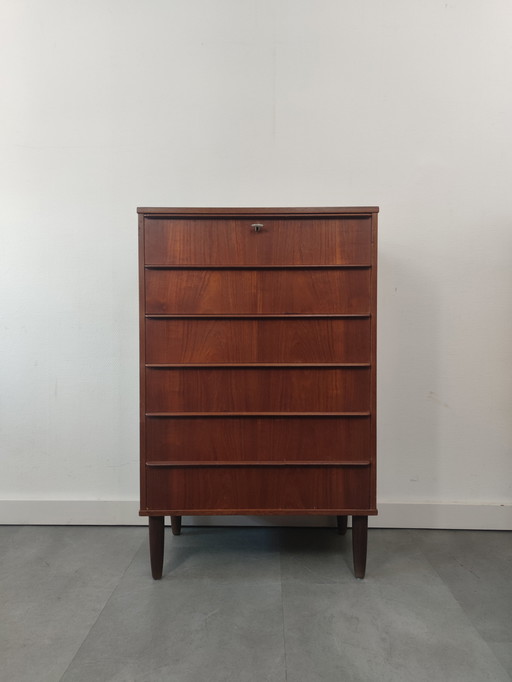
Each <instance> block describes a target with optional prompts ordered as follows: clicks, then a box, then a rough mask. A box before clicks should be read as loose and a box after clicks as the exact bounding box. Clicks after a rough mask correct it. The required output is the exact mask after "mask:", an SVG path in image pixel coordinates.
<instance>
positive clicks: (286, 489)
mask: <svg viewBox="0 0 512 682" xmlns="http://www.w3.org/2000/svg"><path fill="white" fill-rule="evenodd" d="M370 477H371V469H370V467H369V466H364V467H360V466H359V467H358V466H354V467H350V466H348V467H347V466H343V467H341V466H316V465H313V466H257V467H255V466H204V467H203V466H199V467H195V466H194V467H187V466H172V467H148V469H147V471H146V484H147V508H146V509H145V510H144V509H143V510H141V511H142V513H151V512H152V511H153V512H166V514H168V513H170V512H172V513H176V514H181V513H183V514H201V513H205V514H215V513H221V514H257V513H261V514H272V513H275V514H279V513H292V512H293V513H297V514H301V513H304V512H313V513H318V514H321V513H324V512H325V513H328V512H332V513H334V512H336V511H342V510H346V511H347V512H351V511H357V510H360V511H366V513H371V509H374V507H375V504H373V505H372V504H371V499H370V489H371V488H373V486H371V479H370Z"/></svg>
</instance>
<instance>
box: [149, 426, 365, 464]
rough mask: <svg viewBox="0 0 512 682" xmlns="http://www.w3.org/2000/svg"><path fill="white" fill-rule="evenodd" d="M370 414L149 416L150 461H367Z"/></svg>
mask: <svg viewBox="0 0 512 682" xmlns="http://www.w3.org/2000/svg"><path fill="white" fill-rule="evenodd" d="M370 434H371V423H370V418H369V417H303V418H299V417H149V418H148V419H147V423H146V459H147V461H148V462H225V461H233V462H237V461H240V462H258V461H259V462H262V461H263V462H265V461H266V462H269V461H275V462H286V461H288V462H299V461H302V462H310V461H324V462H340V461H343V462H367V461H368V460H369V459H370V451H371V447H370V443H371V435H370Z"/></svg>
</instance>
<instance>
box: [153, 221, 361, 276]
mask: <svg viewBox="0 0 512 682" xmlns="http://www.w3.org/2000/svg"><path fill="white" fill-rule="evenodd" d="M253 225H262V227H257V228H255V227H253ZM371 242H372V230H371V216H370V215H361V216H347V217H346V218H345V217H325V218H318V217H315V218H308V217H304V218H286V219H284V218H274V217H271V218H266V217H265V216H263V217H261V218H258V217H255V218H251V217H247V218H236V219H234V218H210V217H208V218H206V217H205V218H183V217H180V218H162V217H146V219H145V233H144V252H145V257H144V261H145V263H146V264H147V265H171V266H172V265H177V266H187V265H189V266H190V265H198V266H220V265H228V264H229V265H231V266H233V265H242V266H244V265H248V266H252V265H259V266H265V265H270V266H272V265H275V266H282V265H284V266H287V265H298V266H301V265H306V266H307V265H370V264H371V251H372V249H371V246H372V243H371Z"/></svg>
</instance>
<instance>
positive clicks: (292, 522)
mask: <svg viewBox="0 0 512 682" xmlns="http://www.w3.org/2000/svg"><path fill="white" fill-rule="evenodd" d="M378 508H379V515H378V516H371V517H370V519H369V525H370V527H373V528H444V529H461V530H471V529H472V530H512V503H505V504H464V503H436V502H385V501H382V502H379V504H378ZM138 509H139V507H138V502H137V501H134V500H98V501H97V500H0V525H51V526H52V525H69V526H103V525H104V526H138V525H141V526H145V525H146V524H147V518H143V517H140V516H139V515H138ZM334 523H335V520H334V517H329V516H292V517H290V516H196V517H184V518H183V525H202V526H206V525H208V526H317V527H318V526H321V527H325V526H334Z"/></svg>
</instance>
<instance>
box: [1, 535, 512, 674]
mask: <svg viewBox="0 0 512 682" xmlns="http://www.w3.org/2000/svg"><path fill="white" fill-rule="evenodd" d="M166 543H167V544H166V553H165V561H164V577H163V579H162V580H161V581H153V580H152V579H151V577H150V572H149V558H148V548H147V531H146V529H145V528H141V527H137V528H126V527H121V528H110V527H42V526H23V527H12V526H11V527H10V526H3V527H2V526H0V616H1V617H0V661H1V663H0V680H2V682H4V680H5V681H6V682H102V681H105V682H107V681H108V682H134V681H136V682H164V681H165V682H203V681H204V682H231V681H233V682H285V681H287V682H317V681H318V682H320V681H321V682H373V681H374V680H375V681H378V682H388V681H389V682H424V681H425V682H427V681H428V682H486V681H489V682H491V681H492V682H501V681H502V680H503V681H504V682H505V681H506V682H510V680H511V679H512V533H507V532H491V531H481V532H473V531H471V532H470V531H429V530H381V529H375V530H370V532H369V549H368V567H367V577H366V579H365V580H356V579H355V578H354V577H353V575H352V556H351V547H350V531H349V532H348V533H347V535H346V536H345V537H344V538H343V537H340V536H338V535H337V534H336V532H335V531H334V529H299V528H240V527H238V528H187V527H185V528H184V529H183V534H182V535H181V536H180V537H172V535H171V533H170V529H166Z"/></svg>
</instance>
